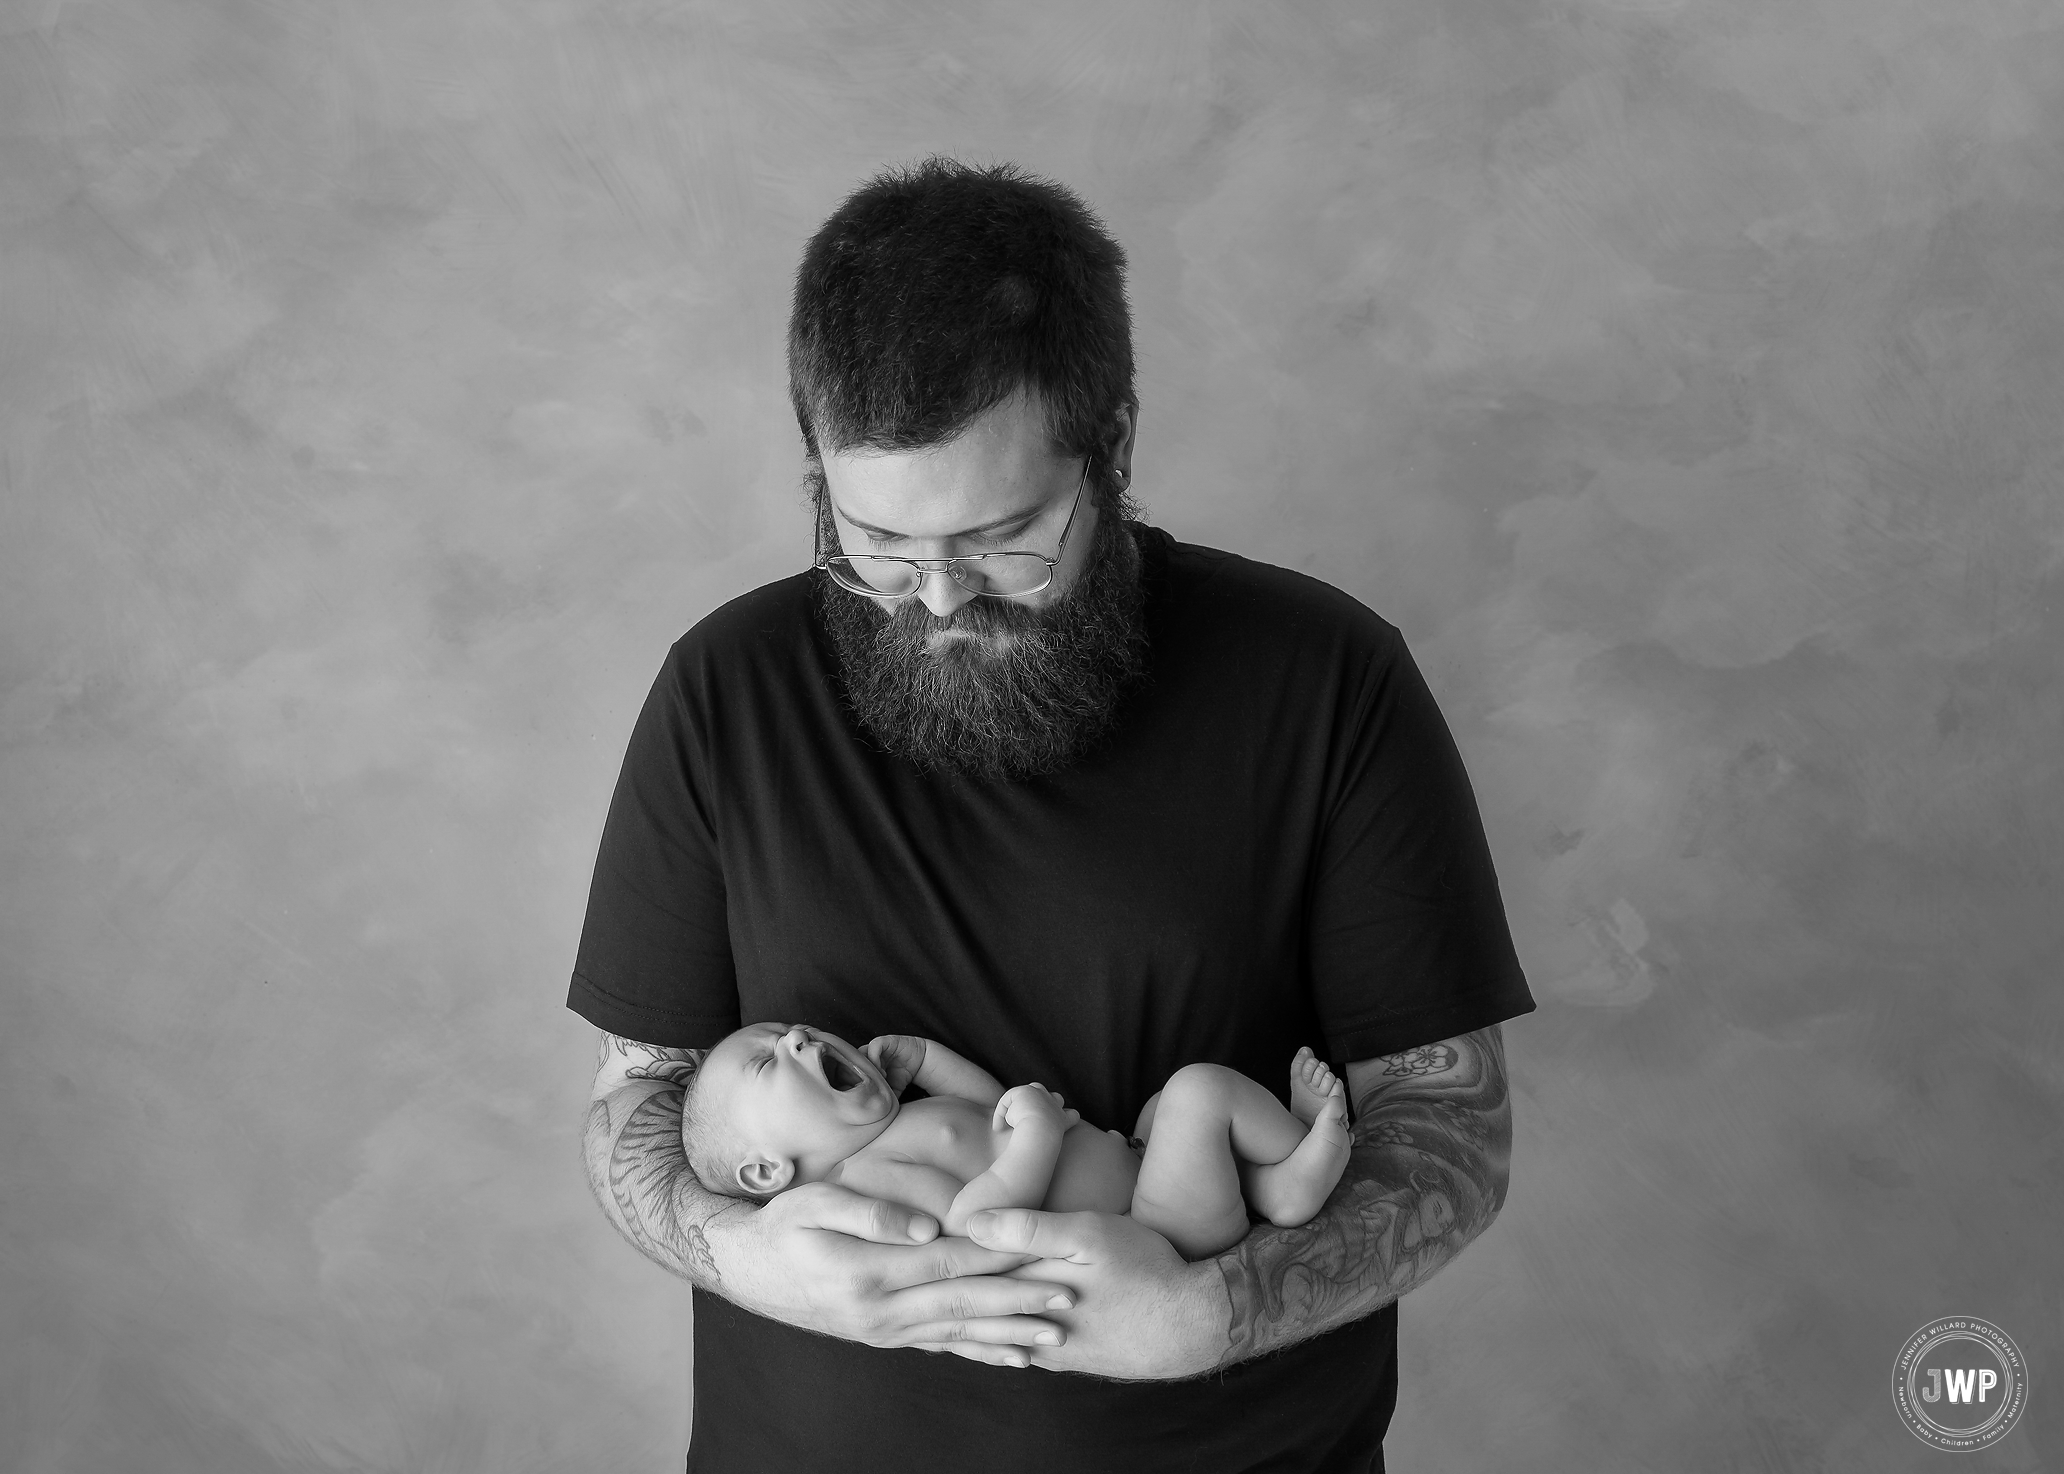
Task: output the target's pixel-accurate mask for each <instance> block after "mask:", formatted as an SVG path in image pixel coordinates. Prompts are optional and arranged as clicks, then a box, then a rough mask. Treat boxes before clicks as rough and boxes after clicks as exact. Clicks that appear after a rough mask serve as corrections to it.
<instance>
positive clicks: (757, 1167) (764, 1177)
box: [738, 1157, 795, 1193]
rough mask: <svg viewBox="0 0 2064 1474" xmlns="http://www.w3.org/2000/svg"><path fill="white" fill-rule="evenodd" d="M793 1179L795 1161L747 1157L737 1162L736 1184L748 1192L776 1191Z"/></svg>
mask: <svg viewBox="0 0 2064 1474" xmlns="http://www.w3.org/2000/svg"><path fill="white" fill-rule="evenodd" d="M793 1181H795V1163H794V1162H791V1161H786V1160H784V1161H778V1162H777V1161H775V1160H774V1158H772V1157H747V1158H746V1159H745V1160H744V1161H743V1162H740V1163H739V1164H738V1185H739V1186H740V1187H742V1188H744V1189H745V1190H746V1191H747V1192H749V1193H778V1192H780V1191H782V1190H783V1189H784V1188H786V1187H787V1186H788V1185H789V1183H791V1182H793Z"/></svg>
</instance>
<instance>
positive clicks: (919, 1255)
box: [875, 1238, 1061, 1294]
mask: <svg viewBox="0 0 2064 1474" xmlns="http://www.w3.org/2000/svg"><path fill="white" fill-rule="evenodd" d="M1036 1257H1037V1256H1036V1255H1032V1254H1007V1253H999V1252H997V1251H996V1250H994V1249H985V1248H983V1247H982V1246H981V1245H980V1244H977V1243H975V1242H974V1241H973V1240H972V1239H960V1238H944V1239H934V1240H932V1242H931V1243H929V1244H926V1245H925V1246H924V1247H923V1249H922V1250H916V1249H904V1250H900V1251H898V1252H895V1253H883V1254H881V1255H880V1256H879V1258H880V1263H879V1265H878V1266H877V1267H876V1270H875V1275H876V1281H877V1283H879V1284H880V1286H881V1287H882V1288H883V1289H884V1290H907V1289H909V1288H911V1287H912V1286H913V1285H928V1284H930V1283H932V1282H933V1281H934V1280H964V1279H970V1278H974V1277H978V1276H991V1275H1001V1274H1003V1273H1004V1272H1005V1271H1007V1270H1012V1269H1016V1268H1017V1267H1018V1266H1019V1265H1021V1264H1030V1263H1031V1262H1032V1260H1033V1259H1034V1258H1036ZM1012 1283H1013V1284H1015V1283H1016V1281H1012ZM1054 1291H1055V1293H1057V1294H1058V1293H1061V1289H1060V1287H1059V1286H1055V1287H1054Z"/></svg>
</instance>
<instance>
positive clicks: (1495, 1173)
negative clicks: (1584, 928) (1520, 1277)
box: [1218, 1026, 1512, 1365]
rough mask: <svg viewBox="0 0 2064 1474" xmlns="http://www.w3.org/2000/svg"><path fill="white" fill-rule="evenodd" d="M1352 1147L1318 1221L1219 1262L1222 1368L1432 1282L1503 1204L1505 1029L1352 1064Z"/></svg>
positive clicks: (1254, 1241)
mask: <svg viewBox="0 0 2064 1474" xmlns="http://www.w3.org/2000/svg"><path fill="white" fill-rule="evenodd" d="M1348 1079H1349V1083H1350V1088H1351V1089H1352V1091H1353V1094H1354V1102H1355V1126H1354V1141H1355V1147H1354V1155H1353V1156H1352V1158H1351V1159H1350V1160H1349V1162H1348V1167H1347V1171H1346V1173H1345V1174H1344V1175H1343V1176H1342V1177H1341V1180H1340V1185H1339V1186H1338V1187H1336V1188H1335V1189H1334V1190H1333V1196H1332V1197H1331V1198H1329V1199H1328V1200H1327V1203H1326V1206H1325V1208H1324V1209H1323V1210H1322V1211H1321V1212H1320V1214H1319V1216H1318V1217H1317V1218H1314V1219H1313V1220H1312V1221H1311V1222H1310V1223H1307V1224H1305V1225H1304V1226H1302V1227H1301V1228H1266V1227H1264V1228H1258V1229H1256V1230H1255V1231H1254V1232H1252V1233H1250V1234H1249V1235H1248V1236H1247V1237H1246V1238H1245V1239H1243V1240H1241V1242H1240V1243H1239V1244H1237V1245H1236V1246H1234V1247H1233V1248H1232V1249H1229V1250H1227V1251H1226V1252H1225V1253H1224V1254H1222V1255H1220V1256H1219V1258H1218V1267H1219V1270H1220V1272H1221V1273H1222V1274H1223V1275H1224V1277H1225V1286H1226V1294H1227V1296H1228V1298H1229V1299H1230V1300H1231V1302H1232V1322H1231V1331H1230V1336H1229V1340H1228V1344H1227V1347H1226V1353H1225V1356H1224V1357H1223V1358H1222V1359H1221V1363H1220V1364H1221V1365H1229V1364H1231V1363H1233V1362H1237V1361H1244V1360H1245V1359H1247V1358H1248V1357H1250V1356H1257V1355H1259V1354H1261V1353H1262V1352H1264V1351H1270V1350H1273V1349H1275V1348H1276V1347H1278V1346H1284V1345H1288V1344H1289V1343H1291V1342H1293V1341H1301V1340H1303V1339H1305V1338H1306V1337H1308V1336H1316V1335H1318V1334H1319V1333H1320V1332H1322V1331H1328V1330H1331V1329H1332V1328H1333V1327H1335V1326H1338V1325H1344V1324H1346V1323H1347V1322H1348V1321H1351V1320H1355V1319H1357V1318H1359V1317H1361V1316H1364V1315H1367V1314H1368V1313H1369V1312H1371V1311H1373V1310H1377V1309H1380V1308H1381V1307H1383V1306H1385V1305H1388V1304H1389V1303H1390V1302H1391V1301H1393V1300H1395V1299H1397V1298H1398V1297H1399V1296H1400V1295H1403V1294H1404V1293H1405V1292H1406V1291H1408V1290H1410V1289H1412V1288H1413V1287H1414V1286H1415V1285H1418V1284H1420V1283H1422V1282H1424V1281H1425V1280H1426V1279H1427V1278H1428V1277H1430V1276H1431V1275H1432V1274H1433V1273H1434V1271H1435V1270H1437V1269H1439V1268H1440V1267H1441V1266H1442V1265H1444V1264H1446V1263H1447V1262H1448V1261H1449V1260H1451V1259H1453V1258H1454V1257H1455V1256H1456V1255H1457V1254H1459V1253H1461V1252H1462V1249H1463V1247H1464V1246H1465V1245H1467V1244H1468V1243H1469V1242H1470V1240H1472V1239H1474V1238H1475V1237H1476V1236H1477V1235H1478V1234H1480V1233H1482V1232H1483V1231H1484V1229H1485V1228H1487V1227H1489V1226H1490V1222H1491V1220H1492V1219H1493V1218H1495V1217H1497V1215H1498V1210H1499V1209H1500V1208H1502V1207H1503V1206H1504V1204H1505V1182H1506V1169H1507V1164H1508V1162H1509V1160H1510V1156H1511V1146H1512V1115H1511V1106H1510V1103H1509V1102H1508V1100H1507V1097H1506V1086H1505V1052H1504V1044H1503V1041H1502V1040H1501V1039H1500V1038H1499V1034H1498V1030H1497V1028H1496V1026H1493V1027H1491V1028H1489V1029H1484V1030H1480V1031H1478V1032H1477V1033H1474V1034H1465V1035H1463V1036H1461V1037H1460V1038H1457V1039H1451V1040H1447V1041H1444V1042H1442V1043H1440V1044H1431V1045H1426V1046H1424V1047H1422V1048H1418V1049H1411V1050H1407V1051H1405V1052H1404V1053H1402V1054H1395V1055H1388V1056H1385V1057H1383V1058H1381V1059H1377V1060H1370V1061H1363V1062H1360V1063H1358V1064H1355V1065H1351V1066H1349V1069H1348Z"/></svg>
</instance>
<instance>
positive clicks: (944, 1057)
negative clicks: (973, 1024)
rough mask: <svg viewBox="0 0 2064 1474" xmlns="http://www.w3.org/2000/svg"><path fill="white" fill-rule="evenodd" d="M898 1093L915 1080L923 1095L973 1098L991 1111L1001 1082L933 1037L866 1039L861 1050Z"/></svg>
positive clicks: (1001, 1096) (1000, 1094) (1001, 1092)
mask: <svg viewBox="0 0 2064 1474" xmlns="http://www.w3.org/2000/svg"><path fill="white" fill-rule="evenodd" d="M861 1052H862V1053H864V1054H865V1055H866V1056H867V1057H868V1058H869V1059H871V1060H873V1061H874V1062H875V1065H876V1066H877V1067H878V1068H879V1069H880V1070H881V1072H882V1073H883V1074H884V1075H887V1076H888V1077H889V1084H890V1086H891V1087H892V1088H893V1089H895V1090H896V1091H897V1092H898V1093H901V1091H902V1089H903V1087H904V1086H905V1085H908V1084H910V1083H911V1082H913V1081H915V1082H916V1084H917V1088H918V1089H920V1090H922V1091H923V1092H924V1093H925V1094H926V1095H950V1096H953V1097H955V1098H957V1099H959V1100H969V1101H973V1102H974V1103H975V1104H976V1105H978V1106H981V1107H982V1108H983V1109H984V1110H994V1109H995V1108H996V1103H997V1102H998V1101H999V1100H1001V1099H1002V1098H1003V1082H1002V1081H1000V1080H998V1079H997V1078H996V1077H995V1076H994V1075H992V1074H990V1073H989V1072H988V1071H987V1070H985V1069H983V1068H982V1067H981V1066H980V1065H978V1064H976V1063H975V1062H974V1061H973V1060H970V1059H966V1058H963V1057H962V1056H960V1055H958V1054H955V1053H954V1052H953V1051H952V1050H950V1049H948V1048H947V1047H946V1046H945V1045H943V1044H941V1043H940V1042H939V1041H938V1040H936V1039H920V1038H918V1037H917V1036H916V1035H915V1034H883V1035H882V1036H881V1037H880V1038H878V1039H870V1040H868V1041H867V1048H866V1049H864V1050H863V1051H861Z"/></svg>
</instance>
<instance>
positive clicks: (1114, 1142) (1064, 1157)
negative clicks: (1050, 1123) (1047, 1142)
mask: <svg viewBox="0 0 2064 1474" xmlns="http://www.w3.org/2000/svg"><path fill="white" fill-rule="evenodd" d="M1139 1166H1140V1164H1139V1157H1138V1156H1137V1154H1135V1153H1134V1151H1133V1149H1132V1148H1131V1147H1130V1146H1128V1145H1127V1144H1126V1141H1125V1138H1124V1137H1122V1136H1120V1135H1119V1134H1118V1133H1117V1132H1115V1131H1099V1130H1098V1129H1097V1128H1096V1127H1094V1126H1092V1125H1090V1124H1089V1122H1087V1121H1078V1122H1077V1123H1076V1124H1075V1125H1073V1126H1070V1127H1069V1128H1068V1134H1067V1135H1066V1136H1064V1137H1062V1138H1061V1155H1060V1158H1059V1160H1057V1161H1056V1162H1055V1163H1054V1172H1053V1181H1051V1182H1050V1183H1048V1184H1047V1188H1046V1201H1045V1202H1043V1203H1041V1204H1040V1205H1039V1206H1040V1207H1041V1208H1044V1209H1045V1210H1046V1211H1047V1212H1049V1213H1083V1212H1096V1213H1129V1212H1131V1211H1132V1185H1133V1183H1135V1182H1137V1181H1138V1180H1139Z"/></svg>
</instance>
